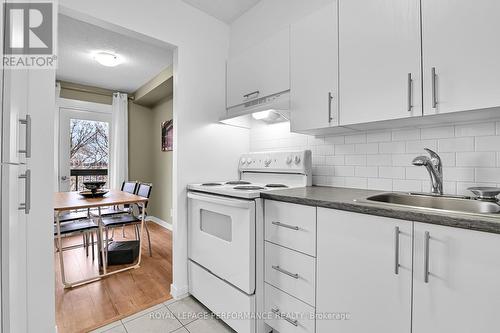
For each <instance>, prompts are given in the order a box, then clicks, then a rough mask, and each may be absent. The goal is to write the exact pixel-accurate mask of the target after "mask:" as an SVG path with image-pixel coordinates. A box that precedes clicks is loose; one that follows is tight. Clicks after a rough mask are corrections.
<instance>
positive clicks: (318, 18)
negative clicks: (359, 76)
mask: <svg viewBox="0 0 500 333" xmlns="http://www.w3.org/2000/svg"><path fill="white" fill-rule="evenodd" d="M337 5H338V2H337V1H332V3H331V4H329V5H327V6H325V7H323V8H321V9H320V10H318V11H316V12H314V13H312V14H311V15H309V16H307V17H305V18H303V19H302V20H301V21H299V22H297V23H295V24H292V26H291V30H290V41H291V42H290V65H291V66H290V110H291V129H292V131H298V132H300V131H306V130H310V129H318V128H326V127H330V126H336V125H338V119H339V112H338V101H339V95H338V10H337Z"/></svg>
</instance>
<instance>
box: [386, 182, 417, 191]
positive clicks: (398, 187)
mask: <svg viewBox="0 0 500 333" xmlns="http://www.w3.org/2000/svg"><path fill="white" fill-rule="evenodd" d="M392 190H393V191H403V192H422V181H420V180H406V179H405V180H401V179H394V180H393V181H392Z"/></svg>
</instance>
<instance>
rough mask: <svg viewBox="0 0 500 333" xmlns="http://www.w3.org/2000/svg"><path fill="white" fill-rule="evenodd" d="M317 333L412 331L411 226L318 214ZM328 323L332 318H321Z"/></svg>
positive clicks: (334, 212)
mask: <svg viewBox="0 0 500 333" xmlns="http://www.w3.org/2000/svg"><path fill="white" fill-rule="evenodd" d="M317 214H318V215H317V216H318V223H317V230H318V233H317V236H318V240H317V247H318V249H317V289H316V298H317V302H316V312H317V314H318V315H321V316H323V317H324V318H323V319H318V320H317V322H316V327H317V328H316V332H317V333H329V332H342V333H360V332H384V333H404V332H407V333H409V332H410V331H411V284H412V224H411V222H408V221H402V220H396V219H390V218H384V217H378V216H371V215H364V214H357V213H351V212H345V211H339V210H333V209H324V208H318V212H317ZM325 317H331V318H325Z"/></svg>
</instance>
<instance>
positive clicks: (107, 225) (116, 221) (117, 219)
mask: <svg viewBox="0 0 500 333" xmlns="http://www.w3.org/2000/svg"><path fill="white" fill-rule="evenodd" d="M152 188H153V187H152V185H151V184H144V183H140V184H139V186H138V187H137V190H136V193H135V194H136V195H139V196H141V197H144V198H148V199H149V197H150V195H151V190H152ZM145 207H147V202H146V204H145ZM143 214H144V228H145V229H146V233H147V236H148V247H149V256H150V257H152V256H153V253H152V250H151V237H150V234H149V228H148V224H147V221H146V219H145V218H146V216H147V213H146V210H144V211H143V210H142V208H141V207H140V206H139V214H138V215H137V216H136V215H135V214H134V213H133V211H132V210H131V211H130V212H129V213H127V214H116V215H110V216H102V218H101V221H102V225H103V227H104V233H105V235H104V237H105V249H106V251H107V248H108V245H109V244H108V243H109V240H110V239H109V236H108V231H109V230H110V229H111V230H112V229H114V228H117V227H125V226H127V225H134V227H135V234H136V238H137V239H139V237H141V235H140V231H139V225H140V223H141V221H142V215H143Z"/></svg>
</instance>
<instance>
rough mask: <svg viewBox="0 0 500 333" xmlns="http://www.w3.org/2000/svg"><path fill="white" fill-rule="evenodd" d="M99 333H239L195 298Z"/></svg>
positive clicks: (149, 311)
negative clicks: (215, 316) (214, 315)
mask: <svg viewBox="0 0 500 333" xmlns="http://www.w3.org/2000/svg"><path fill="white" fill-rule="evenodd" d="M92 332H95V333H104V332H106V333H232V332H235V331H234V330H233V329H231V328H230V327H229V326H227V325H226V324H225V323H224V322H222V321H221V320H219V319H216V318H214V317H213V316H212V313H211V312H210V310H208V309H207V308H206V307H204V306H203V305H202V304H201V303H200V302H198V301H197V300H196V299H195V298H193V297H191V296H189V297H186V298H183V299H181V300H169V301H167V302H164V303H162V304H158V305H155V306H153V307H151V308H149V309H146V310H144V311H140V312H138V313H136V314H133V315H131V316H129V317H126V318H124V319H122V320H118V321H115V322H113V323H111V324H109V325H106V326H103V327H101V328H99V329H97V330H95V331H92Z"/></svg>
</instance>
